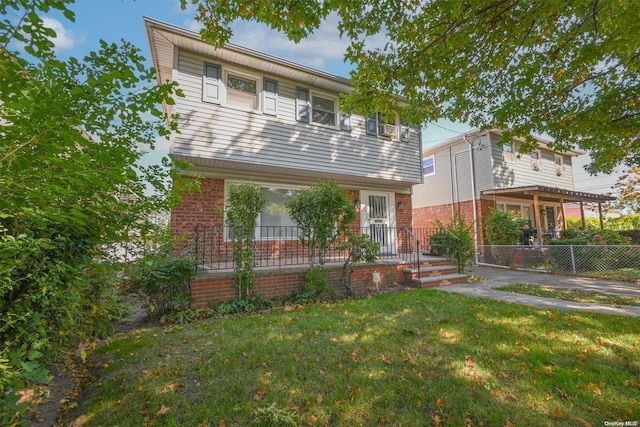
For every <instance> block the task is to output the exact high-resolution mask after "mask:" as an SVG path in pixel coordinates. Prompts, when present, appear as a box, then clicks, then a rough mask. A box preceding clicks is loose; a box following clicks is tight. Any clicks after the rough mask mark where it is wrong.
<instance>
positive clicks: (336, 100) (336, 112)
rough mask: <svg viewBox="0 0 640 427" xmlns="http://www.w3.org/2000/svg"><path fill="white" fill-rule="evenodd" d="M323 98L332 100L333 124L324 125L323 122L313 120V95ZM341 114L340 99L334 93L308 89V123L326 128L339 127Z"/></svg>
mask: <svg viewBox="0 0 640 427" xmlns="http://www.w3.org/2000/svg"><path fill="white" fill-rule="evenodd" d="M314 96H317V97H319V98H324V99H328V100H331V101H333V107H334V114H333V115H334V118H333V121H334V125H333V126H332V125H325V124H324V123H318V122H314V121H313V97H314ZM341 119H342V114H341V113H340V99H339V97H337V96H335V95H330V94H328V93H327V92H320V91H317V90H313V89H309V124H310V125H313V126H320V127H324V128H328V129H340V121H341Z"/></svg>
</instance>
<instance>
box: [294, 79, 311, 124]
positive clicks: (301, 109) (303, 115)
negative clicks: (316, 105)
mask: <svg viewBox="0 0 640 427" xmlns="http://www.w3.org/2000/svg"><path fill="white" fill-rule="evenodd" d="M310 109H311V108H310V105H309V89H305V88H301V87H299V88H296V120H299V121H301V122H309V119H310V118H311V114H310Z"/></svg>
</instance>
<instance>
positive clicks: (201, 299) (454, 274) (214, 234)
mask: <svg viewBox="0 0 640 427" xmlns="http://www.w3.org/2000/svg"><path fill="white" fill-rule="evenodd" d="M229 232H230V231H229V229H228V227H207V228H203V227H200V228H196V230H195V231H194V233H193V236H192V239H191V240H190V241H188V242H186V244H185V246H184V247H183V250H182V254H183V255H185V256H187V257H189V258H190V259H192V260H193V261H194V264H195V265H196V267H197V276H196V278H195V279H194V280H193V281H192V283H191V296H192V298H193V303H192V307H193V308H201V307H206V306H208V305H210V304H214V303H219V302H222V301H228V300H232V299H236V298H238V291H237V289H236V287H235V285H234V275H235V272H234V267H235V261H234V259H233V247H232V245H231V241H230V240H229V238H228V237H229ZM352 232H355V233H366V234H370V233H371V234H370V235H371V236H372V238H374V239H380V240H382V243H384V245H381V246H382V247H383V248H385V250H383V251H381V253H380V256H379V258H378V260H377V262H375V263H372V264H366V263H359V264H354V265H353V274H352V276H351V287H352V290H353V292H354V294H355V295H356V296H357V295H364V294H367V293H371V292H376V291H377V290H378V289H379V288H382V287H389V286H392V285H397V284H401V285H403V286H409V287H413V288H425V287H434V286H442V285H448V284H453V283H460V282H461V281H463V280H464V279H465V278H466V276H465V275H461V274H458V271H457V267H456V266H455V265H454V264H453V263H452V262H451V261H450V260H448V259H447V258H446V257H434V256H430V255H428V254H429V253H430V252H431V251H432V249H433V248H432V247H431V237H432V236H434V235H436V234H438V233H441V232H442V230H441V229H435V228H434V229H415V230H413V229H409V228H404V227H403V228H392V227H386V228H384V229H380V228H375V229H371V228H370V227H369V228H356V229H352ZM298 236H299V235H298V230H297V228H296V227H257V228H256V237H257V238H256V240H255V241H254V242H253V244H254V248H253V249H254V251H253V252H254V263H255V264H254V266H255V268H254V271H255V274H256V277H255V286H254V287H253V289H252V292H254V293H259V294H260V295H261V296H262V298H265V299H271V298H276V297H281V296H288V295H293V294H296V293H300V292H301V291H302V286H303V284H304V282H305V280H306V276H307V272H308V271H309V268H310V267H309V250H308V246H307V245H306V244H304V243H303V242H302V241H301V240H300V239H299V237H298ZM258 237H260V238H258ZM347 238H348V236H347V235H340V236H337V239H336V242H335V243H334V244H332V245H331V247H330V248H329V250H328V251H327V253H326V254H325V265H324V269H325V271H326V272H327V276H328V278H329V284H330V286H332V287H333V288H334V289H335V290H336V294H337V296H338V297H344V296H346V289H345V288H344V286H342V284H341V282H340V278H341V277H342V273H343V268H344V263H345V261H346V260H347V257H348V253H346V252H345V251H344V250H340V249H339V244H340V243H341V242H344V241H345V239H347ZM316 262H317V261H316ZM374 272H375V273H379V281H378V282H377V283H376V282H374V274H373V273H374ZM376 276H378V275H376Z"/></svg>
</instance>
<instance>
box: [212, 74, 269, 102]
mask: <svg viewBox="0 0 640 427" xmlns="http://www.w3.org/2000/svg"><path fill="white" fill-rule="evenodd" d="M229 74H231V75H234V76H238V77H241V78H244V79H247V80H254V81H255V82H256V108H255V109H254V108H246V107H243V106H241V105H236V104H230V103H229V97H228V90H229V89H228V87H227V79H228V77H229ZM263 78H264V77H260V76H257V75H255V74H249V73H247V72H244V71H240V70H238V69H236V68H228V67H222V86H223V88H224V103H223V105H224V106H225V107H229V108H233V109H235V110H240V111H250V112H254V113H262V96H263V95H262V79H263Z"/></svg>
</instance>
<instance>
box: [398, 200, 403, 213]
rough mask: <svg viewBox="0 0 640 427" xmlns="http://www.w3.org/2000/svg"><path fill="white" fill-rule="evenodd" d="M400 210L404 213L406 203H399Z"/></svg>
mask: <svg viewBox="0 0 640 427" xmlns="http://www.w3.org/2000/svg"><path fill="white" fill-rule="evenodd" d="M398 210H399V211H403V210H404V202H398Z"/></svg>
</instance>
